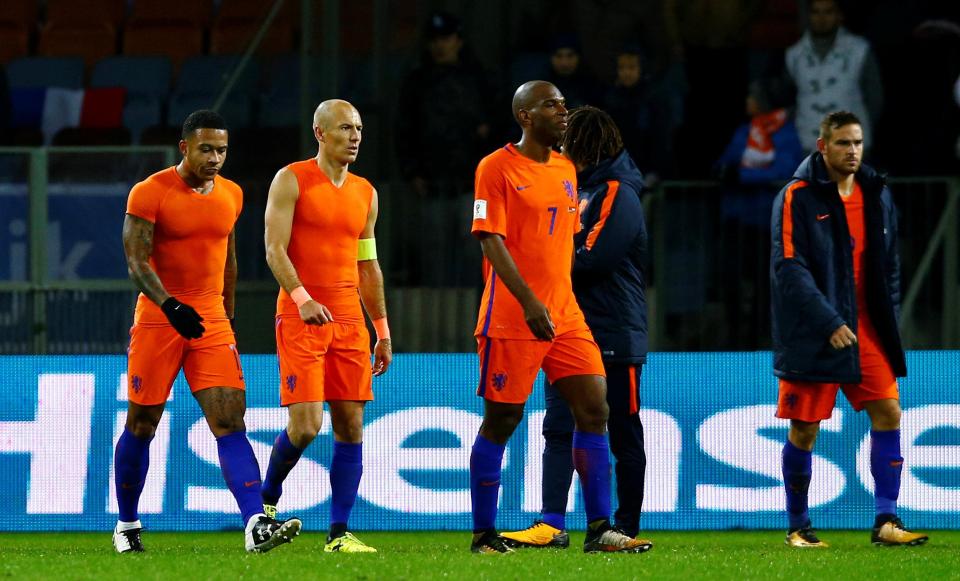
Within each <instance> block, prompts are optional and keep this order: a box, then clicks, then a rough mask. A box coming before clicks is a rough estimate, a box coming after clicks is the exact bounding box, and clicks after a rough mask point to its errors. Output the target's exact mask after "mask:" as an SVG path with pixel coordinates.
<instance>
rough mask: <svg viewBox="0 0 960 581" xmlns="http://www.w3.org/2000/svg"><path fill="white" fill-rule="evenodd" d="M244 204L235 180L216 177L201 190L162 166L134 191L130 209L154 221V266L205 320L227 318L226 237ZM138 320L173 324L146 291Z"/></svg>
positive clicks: (163, 280)
mask: <svg viewBox="0 0 960 581" xmlns="http://www.w3.org/2000/svg"><path fill="white" fill-rule="evenodd" d="M242 207H243V191H242V190H241V189H240V186H238V185H237V184H236V183H234V182H232V181H230V180H228V179H226V178H223V177H220V176H219V175H218V176H216V177H215V178H214V185H213V190H211V191H210V193H208V194H199V193H197V192H195V191H194V190H193V188H191V187H190V186H188V185H187V184H186V182H184V181H183V178H181V177H180V175H179V174H178V173H177V169H176V167H170V168H167V169H165V170H163V171H159V172H157V173H155V174H153V175H152V176H150V177H148V178H147V179H145V180H143V181H142V182H140V183H138V184H137V185H135V186H133V189H132V190H130V196H129V197H128V198H127V214H130V215H132V216H137V217H138V218H143V219H144V220H147V221H149V222H152V223H153V225H154V228H153V253H152V254H151V256H150V265H151V266H152V267H153V270H154V271H155V272H156V273H157V276H158V277H159V278H160V282H161V283H163V286H164V288H165V289H167V292H168V293H170V294H171V295H173V296H174V297H176V298H177V299H178V300H180V301H182V302H184V303H187V304H189V305H190V306H192V307H193V308H194V309H196V310H197V312H198V313H200V316H202V317H203V318H204V319H225V318H226V316H227V315H226V312H225V311H224V308H223V271H224V267H225V265H226V262H227V241H228V240H229V237H230V232H231V231H232V230H233V227H234V224H236V222H237V217H239V216H240V210H241V209H242ZM133 321H134V324H143V323H146V324H155V323H162V324H169V323H168V321H167V318H166V317H165V316H164V315H163V312H162V311H161V310H160V307H159V306H157V305H156V304H154V302H153V301H151V300H150V299H148V298H147V297H146V296H145V295H143V294H142V293H141V294H140V297H139V298H138V299H137V309H136V312H135V314H134V319H133Z"/></svg>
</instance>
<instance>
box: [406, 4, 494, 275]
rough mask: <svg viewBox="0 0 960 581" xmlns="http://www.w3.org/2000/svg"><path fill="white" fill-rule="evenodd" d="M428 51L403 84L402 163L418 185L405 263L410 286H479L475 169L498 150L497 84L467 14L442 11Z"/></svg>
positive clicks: (428, 29)
mask: <svg viewBox="0 0 960 581" xmlns="http://www.w3.org/2000/svg"><path fill="white" fill-rule="evenodd" d="M424 34H425V41H426V43H425V49H426V50H425V51H424V53H423V59H422V62H421V64H420V66H418V67H417V68H416V69H414V70H413V71H411V72H410V73H409V74H408V75H407V76H406V77H405V78H404V79H403V82H402V84H401V86H400V92H399V95H398V103H397V105H398V107H397V111H398V114H397V125H396V154H397V167H398V169H399V171H400V174H401V176H402V177H403V178H404V180H406V181H407V182H408V183H409V185H410V189H409V190H408V194H409V195H407V196H406V197H405V198H404V200H403V202H402V204H403V206H405V207H406V208H407V212H408V215H412V216H414V219H415V220H416V221H417V223H418V225H419V227H418V228H415V229H409V232H408V238H407V239H406V240H405V241H404V246H405V248H406V249H407V251H406V252H404V253H403V256H402V257H401V262H402V266H401V268H402V269H403V270H404V271H406V273H407V283H408V284H413V285H423V286H431V287H437V286H459V287H470V286H475V285H476V283H477V281H476V273H477V272H479V271H480V252H479V247H478V246H477V244H476V243H475V242H474V241H473V239H472V237H470V235H469V232H470V218H471V214H470V209H471V208H472V207H473V174H474V169H475V168H476V167H477V162H479V161H480V159H481V158H482V157H483V156H484V154H485V153H486V152H487V151H489V150H490V149H492V148H494V147H496V144H495V143H494V142H493V141H491V139H492V138H493V136H494V135H493V133H494V131H493V129H492V125H493V123H494V120H495V119H496V115H495V112H494V107H495V106H496V105H497V103H498V101H497V97H498V95H497V93H498V91H497V86H496V84H495V83H494V80H493V77H492V76H491V75H490V74H489V73H488V72H487V71H486V70H485V69H484V68H483V66H482V65H481V63H480V61H479V60H477V58H476V56H475V55H474V53H473V51H472V50H470V47H469V46H468V45H466V44H465V41H464V38H463V31H462V26H461V22H460V19H459V18H457V17H456V16H454V15H453V14H449V13H445V12H438V13H436V14H433V15H431V16H430V19H429V20H428V21H427V24H426V26H425V30H424Z"/></svg>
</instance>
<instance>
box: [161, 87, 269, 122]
mask: <svg viewBox="0 0 960 581" xmlns="http://www.w3.org/2000/svg"><path fill="white" fill-rule="evenodd" d="M216 98H217V96H216V94H214V93H206V94H204V93H187V94H180V95H174V96H173V97H172V98H171V99H170V109H169V112H168V114H167V124H168V125H171V126H174V127H176V126H179V125H181V124H183V120H184V119H186V118H187V115H189V114H190V113H193V112H194V111H196V110H197V109H209V108H211V107H212V106H213V101H214V99H216ZM219 112H220V115H222V116H223V118H224V119H225V120H226V122H227V126H228V127H230V128H235V127H249V126H250V121H251V119H252V117H253V115H252V113H253V111H252V107H251V104H250V99H249V97H248V96H247V95H245V94H243V93H239V94H234V95H233V96H232V97H231V98H230V99H228V100H227V101H226V102H225V103H224V104H223V106H222V107H220V111H219Z"/></svg>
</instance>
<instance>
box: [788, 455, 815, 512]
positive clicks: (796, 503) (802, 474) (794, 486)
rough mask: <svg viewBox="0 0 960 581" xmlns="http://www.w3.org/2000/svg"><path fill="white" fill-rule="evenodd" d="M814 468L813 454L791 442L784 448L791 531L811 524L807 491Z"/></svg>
mask: <svg viewBox="0 0 960 581" xmlns="http://www.w3.org/2000/svg"><path fill="white" fill-rule="evenodd" d="M812 466H813V454H812V453H811V452H809V451H807V450H801V449H800V448H797V447H796V446H794V445H793V443H791V442H790V441H789V440H788V441H787V443H786V444H784V446H783V482H784V489H785V491H786V496H787V517H788V518H789V520H790V530H795V529H800V528H803V527H805V526H807V525H808V524H809V523H810V515H809V512H808V509H807V490H808V489H809V488H810V477H811V473H812Z"/></svg>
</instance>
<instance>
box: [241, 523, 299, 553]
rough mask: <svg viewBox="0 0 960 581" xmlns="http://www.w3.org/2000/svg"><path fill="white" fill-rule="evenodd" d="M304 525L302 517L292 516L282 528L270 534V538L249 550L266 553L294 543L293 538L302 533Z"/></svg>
mask: <svg viewBox="0 0 960 581" xmlns="http://www.w3.org/2000/svg"><path fill="white" fill-rule="evenodd" d="M302 527H303V523H302V522H300V519H298V518H292V519H290V520H288V521H287V522H285V523H283V524H282V525H281V526H280V528H279V529H277V532H275V533H273V534H272V535H270V538H269V539H267V540H266V541H264V542H262V543H260V544H259V545H257V546H255V547H253V548H252V549H247V551H248V552H250V553H266V552H267V551H269V550H271V549H275V548H277V547H279V546H280V545H283V544H285V543H292V542H293V538H294V537H296V536H297V535H299V534H300V529H301V528H302Z"/></svg>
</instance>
